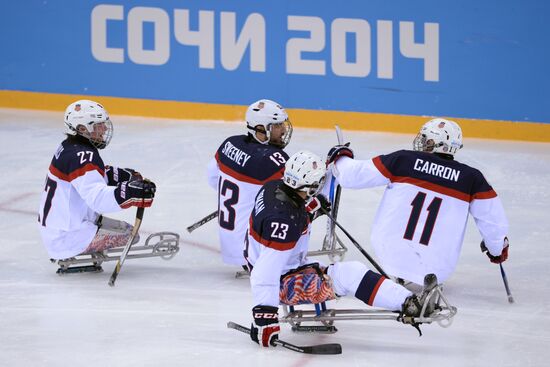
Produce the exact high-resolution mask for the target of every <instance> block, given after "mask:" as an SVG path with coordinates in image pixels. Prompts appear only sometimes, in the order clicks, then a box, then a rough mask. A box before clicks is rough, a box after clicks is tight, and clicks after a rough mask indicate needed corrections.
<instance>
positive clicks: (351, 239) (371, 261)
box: [321, 208, 390, 279]
mask: <svg viewBox="0 0 550 367" xmlns="http://www.w3.org/2000/svg"><path fill="white" fill-rule="evenodd" d="M321 210H322V211H323V213H325V214H326V216H327V217H329V218H330V220H331V221H332V222H333V223H334V224H336V225H337V226H338V228H340V229H341V230H342V232H344V234H345V235H346V236H347V237H348V238H349V240H350V241H351V242H352V243H353V244H354V245H355V247H357V249H358V250H359V251H360V252H361V253H362V254H363V255H364V256H365V257H366V258H367V260H369V261H370V263H371V264H372V265H373V266H374V267H375V268H376V270H378V272H379V273H380V274H381V275H383V276H385V277H386V278H388V279H390V277H389V276H388V274H386V272H385V271H384V270H382V268H381V267H380V265H378V263H377V262H376V261H375V260H374V259H373V258H372V257H371V256H370V255H369V254H368V252H367V251H365V249H364V248H363V247H361V245H360V244H359V243H358V242H357V241H356V240H355V238H353V237H352V236H351V235H350V234H349V233H348V231H346V230H345V229H344V227H342V225H341V224H340V223H338V222H337V221H336V219H334V218H333V217H332V215H330V214H329V213H328V212H327V211H326V210H324V209H323V208H321Z"/></svg>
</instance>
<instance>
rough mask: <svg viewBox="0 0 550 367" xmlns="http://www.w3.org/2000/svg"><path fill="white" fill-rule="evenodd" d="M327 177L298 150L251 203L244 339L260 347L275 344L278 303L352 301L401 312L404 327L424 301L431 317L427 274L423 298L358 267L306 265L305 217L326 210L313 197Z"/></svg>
mask: <svg viewBox="0 0 550 367" xmlns="http://www.w3.org/2000/svg"><path fill="white" fill-rule="evenodd" d="M325 174H326V168H325V162H324V161H322V160H321V159H320V158H319V157H317V156H316V155H315V154H313V153H310V152H307V151H299V152H298V153H296V154H294V155H292V156H291V157H290V158H289V159H288V161H287V162H286V165H285V171H284V176H283V179H282V180H274V181H270V182H268V183H266V184H265V185H264V186H263V187H262V188H261V189H260V191H259V192H258V195H257V196H256V199H255V203H254V208H253V210H252V214H251V216H250V224H249V228H248V233H247V241H246V247H245V250H244V254H245V257H246V259H247V262H248V267H249V268H250V270H251V273H250V283H251V287H252V294H253V298H254V305H255V306H254V307H253V309H252V317H253V322H252V327H251V333H250V336H251V338H252V340H253V341H255V342H256V343H258V344H259V345H260V346H263V347H269V346H273V345H274V340H275V339H278V335H279V331H280V327H279V317H278V307H279V303H283V304H287V305H294V304H302V303H319V302H323V301H326V300H331V299H334V298H336V297H337V296H346V295H351V296H355V297H356V298H358V299H359V300H361V301H363V302H364V303H366V304H368V305H370V306H374V307H381V308H385V309H388V310H391V311H400V313H401V314H400V320H401V321H403V322H407V321H406V319H408V316H412V317H418V316H420V313H421V309H422V306H423V305H424V303H425V302H427V303H428V304H427V308H426V311H425V315H422V316H429V315H430V314H431V313H432V312H433V311H434V307H435V304H434V303H432V301H431V299H432V298H431V297H430V298H429V299H428V297H427V296H428V294H429V292H430V291H431V290H432V289H434V288H435V287H436V285H437V279H436V277H435V276H434V275H433V274H430V275H428V276H426V279H425V289H424V291H423V292H422V293H420V294H418V295H414V294H412V293H411V292H410V291H409V290H407V289H405V288H404V287H402V286H401V285H399V284H397V283H395V282H393V281H391V280H389V279H387V278H385V277H383V276H382V275H380V274H378V273H376V272H373V271H371V270H369V269H367V267H366V266H365V265H363V264H362V263H360V262H358V261H346V262H337V263H335V264H331V265H329V266H328V267H325V266H323V265H320V264H318V263H313V264H312V263H310V262H309V261H308V259H307V257H306V255H307V252H308V246H309V235H310V221H311V219H310V217H311V216H314V215H315V214H316V212H317V211H319V210H327V206H326V202H325V200H323V199H321V200H319V199H318V198H317V197H316V195H317V193H318V192H319V191H320V190H321V189H322V186H323V183H324V180H325ZM321 208H323V209H321ZM410 323H412V324H413V325H414V326H418V324H416V325H415V324H414V323H413V322H410Z"/></svg>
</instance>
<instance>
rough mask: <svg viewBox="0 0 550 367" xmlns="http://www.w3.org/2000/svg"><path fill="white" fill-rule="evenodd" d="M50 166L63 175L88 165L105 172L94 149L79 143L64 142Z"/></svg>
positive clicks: (91, 146) (103, 165) (101, 161)
mask: <svg viewBox="0 0 550 367" xmlns="http://www.w3.org/2000/svg"><path fill="white" fill-rule="evenodd" d="M51 164H52V166H53V167H54V168H55V169H57V170H58V171H60V172H61V173H63V174H65V175H70V174H71V173H73V172H75V171H77V170H78V169H80V168H83V167H84V166H86V165H88V164H92V165H94V166H96V167H97V168H98V169H99V170H100V171H102V172H104V171H105V164H104V163H103V160H102V159H101V157H100V155H99V152H98V150H97V149H96V147H94V146H93V145H90V144H86V143H83V142H80V141H73V140H69V139H67V140H64V141H63V142H62V143H61V145H60V146H59V148H58V149H57V151H56V152H55V154H54V156H53V158H52V163H51Z"/></svg>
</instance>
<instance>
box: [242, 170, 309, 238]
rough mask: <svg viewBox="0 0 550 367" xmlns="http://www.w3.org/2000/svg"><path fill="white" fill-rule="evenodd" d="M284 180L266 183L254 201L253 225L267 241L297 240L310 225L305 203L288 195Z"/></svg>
mask: <svg viewBox="0 0 550 367" xmlns="http://www.w3.org/2000/svg"><path fill="white" fill-rule="evenodd" d="M288 190H289V189H288V188H286V187H285V185H284V183H283V181H282V180H274V181H270V182H268V183H266V184H265V185H264V186H262V188H261V189H260V191H258V194H257V195H256V200H255V202H254V209H253V210H252V215H251V227H252V230H253V231H254V232H255V234H256V235H257V236H258V237H260V238H261V239H262V240H265V241H275V242H285V243H295V242H296V241H298V239H299V238H300V237H301V236H302V234H303V233H304V231H305V230H306V229H307V226H308V224H309V217H308V215H307V212H306V209H305V205H304V204H305V202H304V201H303V199H301V198H297V199H298V200H296V198H293V197H292V196H289V195H288V194H287V192H288Z"/></svg>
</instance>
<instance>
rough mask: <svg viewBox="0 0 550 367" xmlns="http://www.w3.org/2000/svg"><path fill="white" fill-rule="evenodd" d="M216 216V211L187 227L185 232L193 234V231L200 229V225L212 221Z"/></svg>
mask: <svg viewBox="0 0 550 367" xmlns="http://www.w3.org/2000/svg"><path fill="white" fill-rule="evenodd" d="M217 216H218V211H217V210H216V211H214V212H212V213H210V214H208V215H207V216H206V217H204V218H202V219H201V220H199V221H198V222H196V223H193V224H191V225H190V226H189V227H187V232H189V233H191V232H193V231H194V230H195V229H197V228H199V227H201V226H202V225H204V224H206V223H208V222H210V221H211V220H212V219H214V218H216V217H217Z"/></svg>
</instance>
